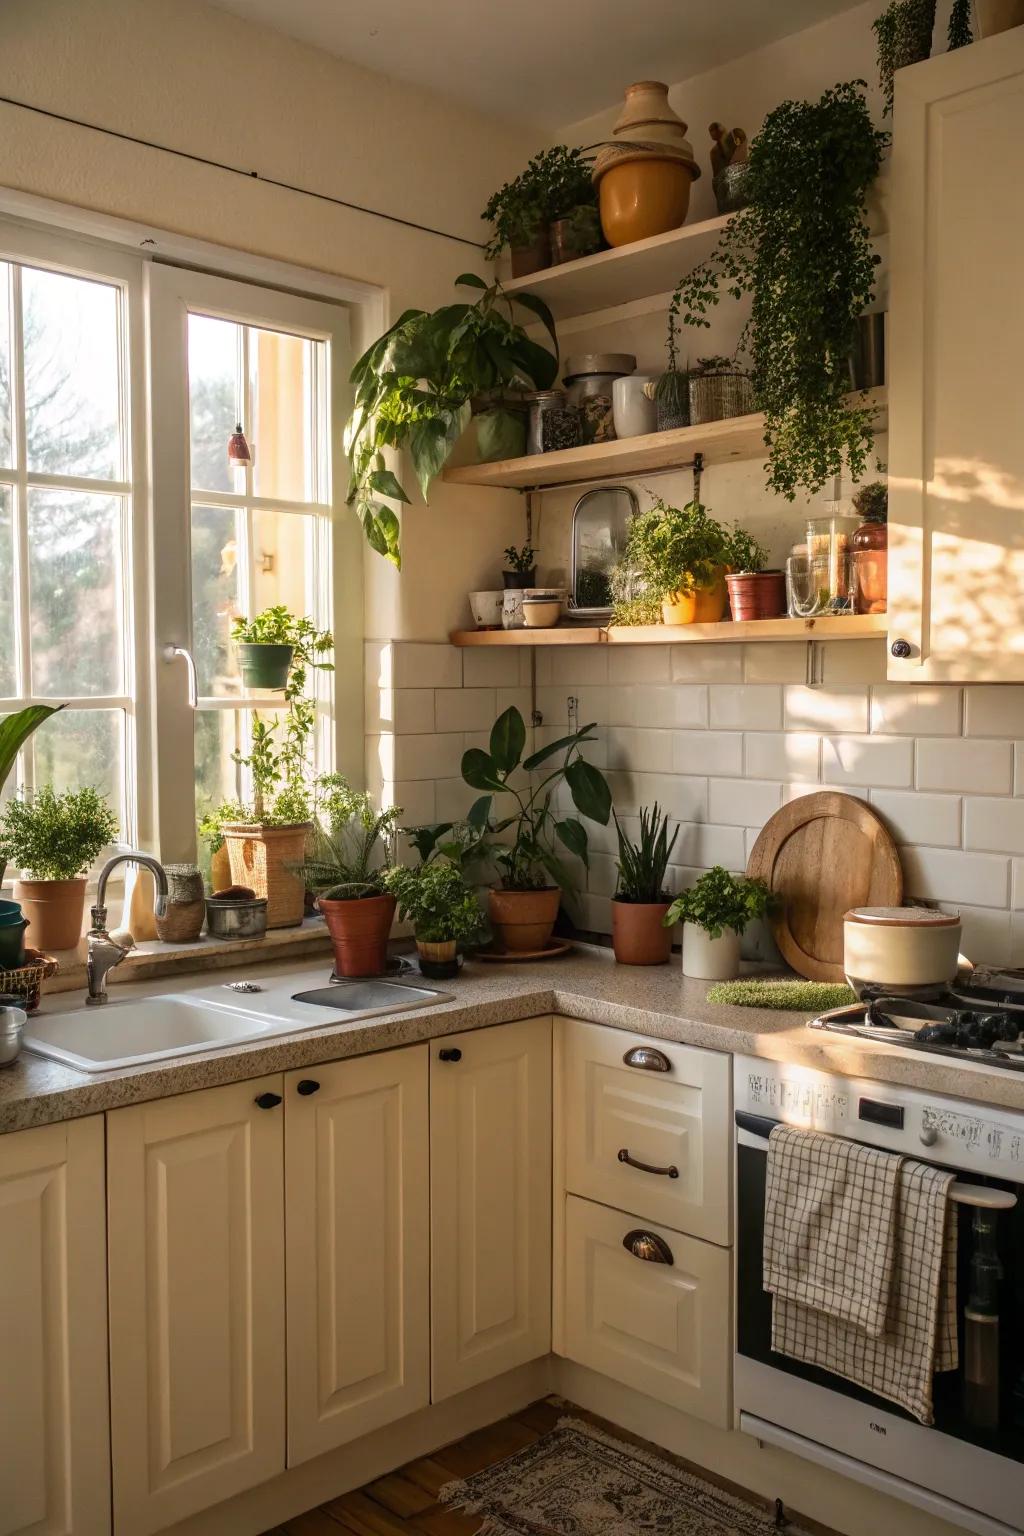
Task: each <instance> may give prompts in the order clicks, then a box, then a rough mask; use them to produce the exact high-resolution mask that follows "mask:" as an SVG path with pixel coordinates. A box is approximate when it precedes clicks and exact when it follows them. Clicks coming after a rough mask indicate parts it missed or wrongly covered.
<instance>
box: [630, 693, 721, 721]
mask: <svg viewBox="0 0 1024 1536" xmlns="http://www.w3.org/2000/svg"><path fill="white" fill-rule="evenodd" d="M630 692H631V693H632V695H633V701H634V715H633V718H634V720H635V721H636V724H637V725H650V726H655V727H659V728H668V727H670V726H676V725H682V726H686V725H707V723H708V690H707V688H705V687H704V686H703V684H698V683H672V684H669V685H668V686H666V687H660V686H658V685H654V686H651V685H649V684H647V683H638V684H635V685H634V686H633V687H632V688H631V690H630Z"/></svg>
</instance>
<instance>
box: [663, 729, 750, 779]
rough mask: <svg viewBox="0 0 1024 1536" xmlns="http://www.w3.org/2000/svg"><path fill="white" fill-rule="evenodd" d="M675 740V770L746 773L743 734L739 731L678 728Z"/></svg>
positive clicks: (678, 771)
mask: <svg viewBox="0 0 1024 1536" xmlns="http://www.w3.org/2000/svg"><path fill="white" fill-rule="evenodd" d="M672 740H673V748H672V767H673V769H674V771H675V772H676V773H725V774H741V773H742V772H743V737H742V736H741V735H740V733H739V731H676V732H675V733H674V735H673V738H672Z"/></svg>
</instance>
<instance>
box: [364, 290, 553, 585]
mask: <svg viewBox="0 0 1024 1536" xmlns="http://www.w3.org/2000/svg"><path fill="white" fill-rule="evenodd" d="M456 284H457V285H461V286H463V287H469V288H475V289H479V290H480V297H479V298H478V299H477V301H476V303H475V304H446V305H445V306H444V307H443V308H442V309H438V310H434V311H433V313H427V311H425V310H422V309H407V310H406V311H405V313H404V314H402V315H400V316H399V318H398V319H397V320H396V321H395V323H394V325H393V326H392V327H391V329H390V330H389V331H386V332H385V334H384V335H383V336H382V337H380V339H379V340H378V341H375V342H374V344H373V346H372V347H370V348H368V350H367V351H366V352H364V353H363V355H362V357H361V358H360V359H359V361H358V362H357V363H356V365H355V367H354V368H353V370H352V383H353V385H354V386H355V403H354V407H353V411H352V415H351V417H350V418H349V421H348V425H347V427H346V428H345V452H346V454H347V455H348V457H349V460H350V464H351V473H350V479H349V487H348V496H347V502H348V505H349V506H350V507H353V508H354V509H355V511H356V514H357V516H358V517H359V520H360V522H361V523H362V525H363V532H364V533H365V534H366V538H367V540H368V542H369V544H370V546H371V548H372V549H375V550H376V551H377V553H378V554H379V555H383V556H384V557H385V558H386V559H388V560H390V561H391V562H392V563H393V564H394V565H396V566H399V567H400V566H401V563H402V561H401V552H400V547H399V534H400V524H399V521H398V516H397V514H396V513H395V512H394V511H393V510H392V508H391V507H389V506H388V505H387V502H388V501H389V500H390V501H398V502H408V500H409V498H408V496H407V495H406V493H405V491H404V489H403V487H402V485H401V483H400V481H399V480H398V479H397V477H396V476H395V475H394V474H393V473H392V471H391V470H390V469H388V468H387V466H386V463H385V458H384V454H385V451H386V450H388V449H395V450H397V449H408V451H409V456H410V458H411V459H412V464H413V468H414V470H415V472H416V477H417V479H418V481H419V485H420V490H421V491H422V493H423V499H424V501H426V499H427V493H428V491H429V489H430V484H431V481H432V480H433V479H434V477H435V476H436V475H438V474H440V472H441V470H442V469H443V468H444V466H445V464H446V463H447V462H448V459H449V458H450V456H451V453H452V450H453V449H454V447H455V444H456V443H457V442H458V440H459V438H460V437H461V436H462V433H463V432H464V430H465V428H466V427H467V426H468V424H469V421H470V419H471V416H472V411H473V406H472V402H473V401H474V400H476V401H477V403H478V407H479V408H480V409H481V414H483V415H485V416H487V417H488V418H490V420H489V430H490V431H491V432H492V434H493V435H495V436H497V435H500V434H499V428H501V427H502V425H504V426H505V427H508V426H509V423H508V421H507V420H505V418H507V417H508V416H509V414H510V413H509V410H508V408H507V404H506V403H504V402H505V397H506V396H507V394H508V392H509V391H520V392H523V391H530V390H537V389H549V388H550V387H551V385H552V384H553V383H554V381H555V377H556V375H557V373H558V340H557V337H556V334H555V324H554V321H553V320H552V318H551V311H550V310H549V309H548V307H547V305H546V304H544V303H542V301H541V300H540V299H538V298H535V297H534V295H533V294H530V293H516V294H508V295H506V294H505V292H504V291H503V289H502V287H501V284H500V283H493V284H491V286H490V287H488V285H487V284H486V283H485V282H484V280H483V278H482V277H477V276H476V274H475V273H473V272H465V273H463V274H462V276H461V277H459V278H457V279H456ZM515 305H520V306H521V307H522V308H523V309H525V310H527V311H529V313H530V314H532V315H533V316H534V317H536V318H538V319H540V320H542V321H543V322H544V325H545V326H546V327H547V331H548V334H549V335H550V337H551V340H552V344H553V346H554V348H555V351H554V352H549V351H548V349H547V348H546V347H542V346H540V344H539V343H538V342H535V341H533V340H531V338H530V337H529V336H527V334H526V332H525V331H524V330H523V328H522V326H520V325H517V324H516V322H515V321H514V319H513V318H512V317H513V312H514V306H515ZM502 451H503V450H502Z"/></svg>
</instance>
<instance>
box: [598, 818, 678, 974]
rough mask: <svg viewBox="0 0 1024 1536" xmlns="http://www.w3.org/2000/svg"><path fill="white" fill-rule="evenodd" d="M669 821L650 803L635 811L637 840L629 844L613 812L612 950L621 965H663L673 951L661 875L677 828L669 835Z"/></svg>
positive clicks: (676, 834)
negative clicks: (615, 858) (615, 838)
mask: <svg viewBox="0 0 1024 1536" xmlns="http://www.w3.org/2000/svg"><path fill="white" fill-rule="evenodd" d="M612 815H613V816H614V815H615V813H614V811H613V812H612ZM668 827H669V819H668V816H667V815H665V814H664V813H663V811H662V810H661V807H660V806H659V805H658V804H657V802H655V804H654V805H653V806H652V807H651V809H650V810H648V809H647V808H646V807H644V808H642V809H641V811H640V840H639V842H636V843H634V842H633V841H632V840H631V838H630V837H629V836H628V834H627V833H626V831H625V830H624V829H623V826H622V824H621V822H620V821H619V818H618V817H617V816H615V831H616V833H617V834H618V839H619V861H618V863H619V878H618V884H617V885H616V887H615V895H614V896H613V897H612V948H613V949H614V951H615V958H616V960H617V961H618V963H619V964H620V965H664V964H665V963H666V961H667V960H668V959H669V958H670V957H671V954H672V934H671V931H670V930H669V929H668V928H666V927H665V914H666V913H667V911H668V909H669V907H670V906H671V904H672V898H671V896H669V894H668V892H667V891H666V889H665V875H666V872H667V870H668V861H669V858H670V856H671V853H672V849H673V848H674V847H675V845H676V838H677V837H678V836H679V828H678V827H676V829H675V831H674V832H673V833H672V837H671V840H670V839H669V835H668Z"/></svg>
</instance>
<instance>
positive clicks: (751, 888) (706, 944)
mask: <svg viewBox="0 0 1024 1536" xmlns="http://www.w3.org/2000/svg"><path fill="white" fill-rule="evenodd" d="M771 901H772V897H771V892H770V890H769V889H768V887H767V885H766V884H765V882H764V881H763V880H748V879H747V878H746V876H745V875H731V874H730V873H729V871H728V870H727V869H723V867H722V865H721V864H716V865H715V866H714V868H713V869H709V870H708V871H707V873H706V874H703V875H701V877H700V879H699V880H697V881H696V882H695V884H693V885H692V886H691V887H690V889H689V890H688V891H683V892H682V894H681V895H679V896H677V897H676V899H675V901H674V902H673V903H672V905H671V906H670V907H669V909H668V911H667V912H666V914H665V919H664V921H665V925H666V927H671V926H672V925H673V924H675V923H680V922H681V923H682V924H683V975H684V976H696V977H699V978H700V979H701V980H702V981H730V980H731V979H732V978H733V977H734V976H736V975H737V974H738V972H739V968H740V934H741V933H743V931H744V930H745V929H746V927H747V924H748V923H750V922H752V921H753V919H754V918H755V917H764V915H765V913H766V912H767V911H768V909H769V907H770V906H771Z"/></svg>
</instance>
